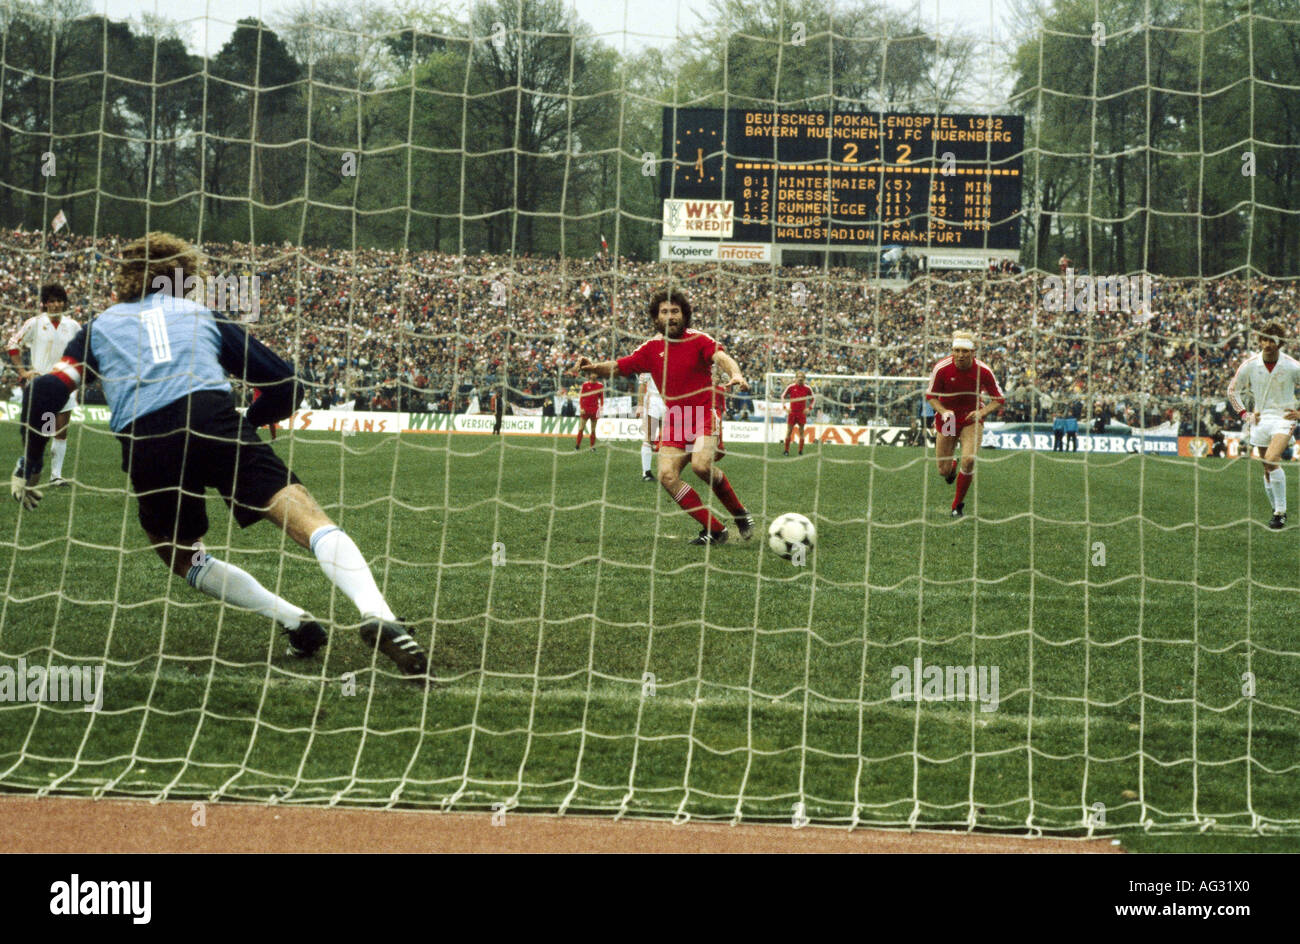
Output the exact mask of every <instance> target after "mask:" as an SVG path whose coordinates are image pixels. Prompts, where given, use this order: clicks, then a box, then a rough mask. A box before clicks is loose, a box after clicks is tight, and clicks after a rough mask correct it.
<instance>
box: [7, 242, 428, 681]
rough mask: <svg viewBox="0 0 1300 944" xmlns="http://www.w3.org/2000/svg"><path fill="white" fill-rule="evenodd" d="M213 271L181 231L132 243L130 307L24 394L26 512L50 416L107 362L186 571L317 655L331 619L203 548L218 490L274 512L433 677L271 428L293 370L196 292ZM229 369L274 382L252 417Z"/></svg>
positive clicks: (287, 403) (147, 517) (146, 512)
mask: <svg viewBox="0 0 1300 944" xmlns="http://www.w3.org/2000/svg"><path fill="white" fill-rule="evenodd" d="M202 276H203V271H202V260H201V257H200V255H199V253H198V251H197V250H196V249H194V248H193V247H192V246H190V245H189V244H188V243H186V242H185V241H184V240H182V239H179V238H177V237H175V236H173V235H171V234H170V233H163V232H152V233H149V234H148V235H147V236H144V237H143V238H141V239H137V240H135V241H134V242H132V243H129V244H128V245H126V246H125V247H123V249H122V254H121V259H120V261H119V264H118V268H117V273H116V275H115V279H114V288H115V289H116V291H117V304H115V305H113V306H112V307H110V308H108V309H107V310H106V311H104V312H102V313H101V314H99V315H98V316H97V317H95V318H93V319H91V321H90V322H89V323H88V324H86V325H84V326H83V327H82V328H81V330H80V331H79V332H78V333H77V334H76V336H75V337H74V338H73V339H72V340H71V341H70V342H69V343H68V346H67V348H66V349H65V350H64V353H63V359H62V360H61V361H60V362H59V363H58V364H57V365H56V366H55V367H54V370H53V372H51V373H49V374H46V375H44V376H42V377H39V378H37V379H36V380H34V381H33V382H32V384H31V389H30V392H29V394H28V396H27V397H26V398H25V399H24V402H23V429H24V433H25V454H24V455H23V456H21V457H20V458H19V460H18V465H17V468H15V469H14V474H13V478H12V480H11V482H10V492H11V494H12V495H13V497H14V499H15V500H17V501H18V502H20V503H21V504H22V505H23V507H25V508H26V509H28V510H34V509H35V508H36V506H37V503H38V502H39V501H40V499H41V493H40V491H39V490H38V489H37V488H36V483H37V481H38V480H39V475H40V471H41V466H42V464H43V461H44V454H45V443H46V441H47V439H48V437H47V436H46V435H45V434H44V433H43V432H42V430H43V428H45V427H46V426H48V425H49V424H46V423H43V422H42V419H43V418H44V417H45V416H46V415H47V414H55V413H57V412H58V410H59V409H60V408H61V405H62V404H63V403H64V402H65V401H66V400H67V398H68V393H69V391H75V390H76V388H77V386H78V385H79V384H80V383H81V382H82V381H83V380H85V378H86V374H87V372H93V373H95V374H96V375H97V376H98V377H99V378H100V379H101V380H102V382H103V385H104V395H105V396H106V397H107V398H108V406H109V413H110V417H109V426H110V428H111V429H112V430H113V432H114V433H115V434H117V437H118V440H119V441H120V442H121V444H122V470H123V471H124V472H126V473H127V474H128V475H129V476H130V479H131V486H132V489H133V490H134V491H135V493H136V499H137V501H138V502H139V517H140V524H141V526H142V527H143V528H144V531H145V534H146V535H148V537H149V542H150V544H152V545H153V548H154V550H155V551H157V552H158V555H159V556H160V557H161V558H162V559H163V562H164V563H165V564H166V565H167V567H168V568H169V569H170V570H171V571H172V572H173V573H174V574H176V575H178V576H180V577H184V578H185V579H186V580H187V581H188V582H189V584H190V586H192V587H194V588H195V589H196V590H199V591H201V592H203V593H206V594H208V595H209V596H212V597H215V598H216V599H218V600H221V601H222V602H224V603H228V604H231V605H233V606H238V607H242V608H243V609H247V610H252V611H254V612H256V613H260V614H262V615H263V616H267V617H269V618H271V619H273V620H275V622H276V623H278V624H279V625H280V626H281V627H283V629H284V631H285V632H286V633H287V634H288V637H289V651H290V652H291V653H292V654H294V655H299V656H309V655H312V654H313V653H315V652H316V651H317V650H318V649H320V647H321V646H322V645H324V644H325V642H326V638H327V637H326V633H325V630H324V628H323V627H322V626H321V625H320V624H319V623H318V622H316V621H315V620H314V619H312V617H311V616H310V615H309V614H308V613H307V612H306V611H304V610H303V609H302V608H301V607H297V606H294V605H293V604H292V603H289V602H288V601H287V600H284V599H282V598H280V597H278V596H276V595H275V594H274V593H272V592H271V591H270V590H268V589H267V588H266V587H264V586H262V584H261V583H259V582H258V581H257V579H256V578H255V577H253V576H252V575H251V574H249V573H247V572H246V571H244V570H241V569H240V568H239V567H236V566H235V565H234V564H231V563H228V562H226V561H221V560H218V559H217V558H215V557H213V556H212V555H211V554H207V553H205V552H204V551H203V549H202V545H201V544H200V543H199V539H200V538H202V537H203V535H204V534H205V533H206V532H207V530H208V517H207V512H206V509H205V497H204V492H205V491H206V490H207V489H209V488H213V489H216V490H217V492H218V493H219V494H220V495H221V497H222V498H224V499H225V500H226V504H227V505H229V506H230V509H231V514H232V515H233V516H234V519H235V521H236V522H237V523H238V524H239V526H240V527H241V528H246V527H248V526H249V525H250V524H253V523H254V522H256V521H258V520H261V519H263V518H265V519H266V520H267V521H270V522H271V523H272V524H274V525H275V526H276V527H279V528H282V529H283V530H284V532H285V533H286V534H287V535H288V536H289V537H290V538H292V539H293V540H294V541H295V542H297V543H298V544H299V545H301V546H302V547H304V548H308V549H310V550H311V552H312V553H313V554H314V555H315V556H316V559H317V560H318V561H319V562H320V566H321V569H322V570H323V571H324V572H325V576H326V577H328V578H329V579H330V581H332V582H333V584H334V585H335V586H336V587H338V589H339V590H341V591H342V592H343V593H344V594H345V595H346V596H347V597H348V598H349V599H350V600H352V602H353V603H354V604H356V607H357V609H358V610H359V611H360V613H361V620H362V622H361V638H362V640H363V642H365V643H366V644H367V645H368V646H370V647H375V646H378V648H379V650H380V651H381V652H383V653H384V655H386V656H388V657H389V658H390V659H392V660H393V661H394V662H395V663H396V664H397V667H398V668H399V669H400V670H401V671H402V672H403V673H404V674H407V675H424V674H426V673H427V671H428V661H427V658H426V656H425V653H424V651H423V650H422V649H421V648H420V646H419V644H418V643H416V641H415V640H414V639H413V638H412V637H411V635H410V633H409V632H408V631H407V629H406V627H405V626H403V625H402V624H401V623H399V622H398V621H397V620H396V618H395V617H394V616H393V612H392V610H390V609H389V607H388V604H387V603H386V602H385V601H384V597H383V594H382V593H380V591H379V587H378V586H377V585H376V583H375V578H374V576H373V574H371V572H370V568H369V566H368V565H367V564H366V561H365V558H363V557H362V556H361V551H360V550H359V549H358V548H357V546H356V544H355V543H353V541H352V539H351V538H350V537H348V536H347V535H346V534H345V533H344V532H343V531H342V530H341V529H340V528H339V527H338V526H336V525H335V524H334V522H332V521H331V520H330V519H329V518H328V517H327V516H326V515H325V512H324V511H322V510H321V507H320V505H318V504H317V503H316V500H315V499H314V498H312V496H311V493H309V492H308V491H307V489H306V488H304V487H303V485H302V483H301V482H299V480H298V477H297V476H296V475H294V474H293V473H292V472H290V471H289V469H288V468H287V467H286V466H285V464H284V463H283V462H282V461H281V459H280V457H279V456H278V455H276V453H275V452H274V450H272V449H271V447H270V446H269V445H268V444H266V443H264V442H263V441H262V440H261V438H260V437H259V436H258V434H257V429H258V428H259V427H261V426H266V425H268V424H272V423H276V422H279V421H280V420H283V419H285V418H287V417H288V416H289V414H290V413H292V412H293V408H294V404H295V403H297V402H298V401H299V399H300V398H301V394H300V392H299V382H298V381H297V380H296V378H295V377H294V371H293V368H292V367H290V366H289V364H287V363H286V362H285V361H284V360H283V359H281V358H280V357H279V356H278V355H276V354H275V353H274V352H272V351H271V350H270V349H269V348H267V347H266V346H265V345H264V344H262V343H261V342H260V341H257V340H256V339H254V338H252V337H250V336H249V335H248V334H247V332H246V331H245V330H244V329H243V328H242V327H241V326H240V325H238V324H236V323H235V322H233V321H229V320H227V319H224V318H221V317H218V316H217V315H215V314H214V313H213V312H212V311H211V310H209V309H208V308H206V307H205V306H203V305H201V304H198V303H197V302H193V301H190V300H188V299H186V298H185V297H184V295H183V291H184V286H185V284H186V281H187V280H188V279H190V278H195V279H197V280H199V284H203V283H202ZM190 284H191V285H192V284H193V283H192V282H191V283H190ZM146 286H147V288H146ZM160 286H161V287H160ZM227 374H229V375H230V376H232V377H236V378H238V379H240V380H243V381H245V382H247V383H250V384H253V385H254V386H256V387H259V388H261V390H262V391H263V393H262V396H260V397H258V398H257V400H256V401H255V402H254V403H253V405H252V406H251V407H249V409H248V412H247V414H246V415H245V416H242V417H241V416H240V415H239V414H238V413H237V412H236V411H235V404H234V400H233V399H232V398H231V387H230V381H229V379H228V378H227Z"/></svg>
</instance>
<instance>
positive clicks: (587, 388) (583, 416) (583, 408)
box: [573, 380, 605, 449]
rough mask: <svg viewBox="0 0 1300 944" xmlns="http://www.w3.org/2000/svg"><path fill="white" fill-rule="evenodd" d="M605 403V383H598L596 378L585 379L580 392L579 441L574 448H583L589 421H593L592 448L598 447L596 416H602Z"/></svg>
mask: <svg viewBox="0 0 1300 944" xmlns="http://www.w3.org/2000/svg"><path fill="white" fill-rule="evenodd" d="M604 405H605V385H604V384H602V383H596V381H594V380H584V381H583V382H582V390H581V391H579V393H578V410H579V414H580V415H579V417H578V441H577V442H575V443H574V444H573V448H574V449H581V448H582V432H583V430H585V429H586V428H587V421H588V420H590V421H591V448H592V449H595V448H596V418H597V417H599V416H600V408H601V407H602V406H604Z"/></svg>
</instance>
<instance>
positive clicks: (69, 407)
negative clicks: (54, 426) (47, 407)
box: [59, 390, 77, 413]
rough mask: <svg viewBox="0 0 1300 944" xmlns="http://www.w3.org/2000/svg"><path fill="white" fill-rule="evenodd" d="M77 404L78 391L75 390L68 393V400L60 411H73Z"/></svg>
mask: <svg viewBox="0 0 1300 944" xmlns="http://www.w3.org/2000/svg"><path fill="white" fill-rule="evenodd" d="M76 406H77V391H75V390H73V391H70V392H69V393H68V402H67V403H65V404H63V409H61V410H59V412H60V413H71V412H72V411H73V410H74V409H76Z"/></svg>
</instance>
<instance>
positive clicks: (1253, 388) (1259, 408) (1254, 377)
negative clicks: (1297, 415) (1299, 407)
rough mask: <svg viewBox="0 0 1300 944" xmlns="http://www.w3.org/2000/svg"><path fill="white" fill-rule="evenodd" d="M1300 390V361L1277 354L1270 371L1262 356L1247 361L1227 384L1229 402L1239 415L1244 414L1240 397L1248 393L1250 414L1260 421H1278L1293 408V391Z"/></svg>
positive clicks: (1255, 356)
mask: <svg viewBox="0 0 1300 944" xmlns="http://www.w3.org/2000/svg"><path fill="white" fill-rule="evenodd" d="M1297 386H1300V361H1297V360H1296V359H1295V358H1294V357H1290V356H1288V355H1286V354H1283V353H1281V352H1278V355H1277V363H1276V364H1274V365H1273V369H1272V370H1269V369H1268V367H1267V366H1265V364H1264V356H1263V355H1262V354H1252V355H1251V356H1250V357H1248V358H1246V359H1245V360H1244V361H1243V362H1242V364H1241V366H1240V367H1238V368H1237V373H1236V374H1234V375H1233V377H1232V382H1231V383H1230V384H1228V402H1229V403H1231V404H1232V408H1233V409H1234V410H1236V411H1237V413H1238V414H1241V413H1244V412H1246V407H1245V404H1244V403H1242V395H1243V394H1246V393H1249V394H1250V398H1251V401H1252V402H1251V412H1254V413H1258V414H1260V417H1261V418H1262V417H1264V416H1273V417H1280V416H1281V415H1282V414H1283V413H1285V412H1286V411H1287V410H1294V409H1295V408H1296V394H1295V391H1296V387H1297Z"/></svg>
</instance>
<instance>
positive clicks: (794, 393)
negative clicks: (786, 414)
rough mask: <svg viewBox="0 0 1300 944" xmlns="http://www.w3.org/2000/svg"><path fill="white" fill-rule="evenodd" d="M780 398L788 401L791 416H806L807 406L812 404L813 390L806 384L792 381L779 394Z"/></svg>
mask: <svg viewBox="0 0 1300 944" xmlns="http://www.w3.org/2000/svg"><path fill="white" fill-rule="evenodd" d="M781 399H782V400H789V401H790V415H791V416H807V415H808V407H810V406H812V402H813V392H812V388H811V387H809V386H808V385H807V384H799V383H792V384H790V386H788V387H786V388H785V392H784V393H782V394H781Z"/></svg>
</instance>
